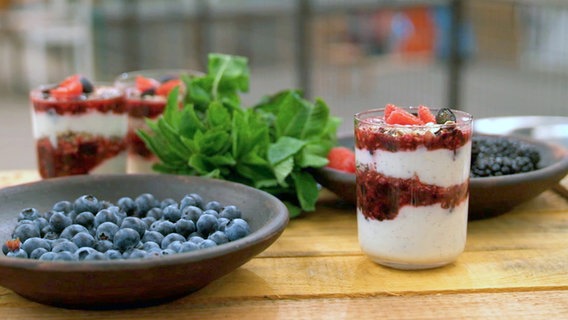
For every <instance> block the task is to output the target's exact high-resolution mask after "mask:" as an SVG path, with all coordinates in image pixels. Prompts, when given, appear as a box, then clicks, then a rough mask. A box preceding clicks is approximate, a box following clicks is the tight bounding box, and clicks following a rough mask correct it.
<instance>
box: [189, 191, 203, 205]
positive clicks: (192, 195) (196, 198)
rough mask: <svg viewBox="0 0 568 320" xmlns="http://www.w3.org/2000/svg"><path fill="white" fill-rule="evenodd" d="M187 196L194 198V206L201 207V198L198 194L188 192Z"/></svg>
mask: <svg viewBox="0 0 568 320" xmlns="http://www.w3.org/2000/svg"><path fill="white" fill-rule="evenodd" d="M189 196H190V197H192V198H193V199H194V200H195V206H196V207H199V208H203V198H201V196H200V195H199V194H197V193H190V194H189Z"/></svg>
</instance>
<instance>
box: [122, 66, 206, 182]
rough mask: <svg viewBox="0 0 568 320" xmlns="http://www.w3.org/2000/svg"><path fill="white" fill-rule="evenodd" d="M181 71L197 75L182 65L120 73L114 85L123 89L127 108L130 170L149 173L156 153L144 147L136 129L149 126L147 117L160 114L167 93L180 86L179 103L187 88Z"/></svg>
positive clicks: (150, 117)
mask: <svg viewBox="0 0 568 320" xmlns="http://www.w3.org/2000/svg"><path fill="white" fill-rule="evenodd" d="M181 75H188V76H196V75H200V73H199V72H195V71H190V70H183V69H152V70H138V71H131V72H125V73H122V74H121V75H119V76H118V77H117V79H116V80H115V86H116V87H117V88H119V89H121V90H123V91H124V92H125V96H126V106H127V110H128V139H127V141H128V147H127V148H128V158H127V171H128V172H129V173H152V172H153V170H152V166H153V165H154V163H156V162H157V161H158V159H157V157H156V156H155V155H154V154H153V153H152V152H151V151H150V150H149V149H148V148H147V147H146V144H145V143H144V141H143V140H142V139H141V138H140V137H139V136H138V134H137V133H136V132H137V131H138V130H148V126H147V125H146V120H147V119H152V120H153V119H155V118H157V117H159V116H160V115H161V114H162V113H163V111H164V108H165V107H166V103H167V98H168V94H169V93H170V91H171V90H172V89H173V88H175V87H179V90H180V94H179V98H180V104H181V99H183V96H184V94H185V91H186V88H185V85H184V83H183V81H182V80H181V79H180V76H181Z"/></svg>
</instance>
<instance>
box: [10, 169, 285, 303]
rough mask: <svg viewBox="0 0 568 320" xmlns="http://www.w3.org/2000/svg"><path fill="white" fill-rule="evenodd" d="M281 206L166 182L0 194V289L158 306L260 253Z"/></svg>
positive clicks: (82, 181) (212, 187) (243, 191)
mask: <svg viewBox="0 0 568 320" xmlns="http://www.w3.org/2000/svg"><path fill="white" fill-rule="evenodd" d="M287 223H288V211H287V209H286V206H285V205H284V204H283V203H282V202H281V201H280V200H278V199H277V198H275V197H274V196H272V195H270V194H268V193H265V192H263V191H260V190H258V189H254V188H251V187H248V186H245V185H241V184H237V183H233V182H228V181H221V180H214V179H207V178H200V177H191V176H176V175H153V174H151V175H122V174H121V175H81V176H72V177H64V178H53V179H46V180H43V181H39V182H34V183H29V184H23V185H19V186H14V187H9V188H5V189H2V190H0V241H1V242H2V253H1V254H0V285H2V286H4V287H6V288H9V289H11V290H13V291H14V292H16V293H18V294H19V295H21V296H23V297H26V298H28V299H30V300H33V301H36V302H40V303H44V304H49V305H54V306H59V307H67V308H81V309H116V308H128V307H141V306H149V305H154V304H158V303H161V302H166V301H169V300H172V299H176V298H180V297H183V296H185V295H187V294H189V293H191V292H194V291H197V290H199V289H201V288H203V287H204V286H206V285H207V284H209V283H210V282H212V281H214V280H216V279H218V278H220V277H222V276H224V275H226V274H229V273H231V272H232V271H233V270H235V269H236V268H238V267H240V266H241V265H243V264H244V263H246V262H247V261H249V260H250V259H252V258H253V257H254V256H256V255H257V254H259V253H261V252H262V251H264V250H265V249H266V248H268V247H269V246H270V245H271V244H272V243H273V242H274V241H276V239H277V238H278V237H279V236H280V234H281V233H282V232H283V231H284V229H285V227H286V225H287Z"/></svg>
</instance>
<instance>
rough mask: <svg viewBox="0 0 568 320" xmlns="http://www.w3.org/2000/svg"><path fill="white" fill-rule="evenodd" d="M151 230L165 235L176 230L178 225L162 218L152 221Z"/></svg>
mask: <svg viewBox="0 0 568 320" xmlns="http://www.w3.org/2000/svg"><path fill="white" fill-rule="evenodd" d="M150 230H151V231H157V232H159V233H161V234H162V235H164V236H167V235H168V234H170V233H172V232H175V231H176V225H175V224H174V223H173V222H171V221H168V220H160V221H156V222H154V223H152V225H151V226H150Z"/></svg>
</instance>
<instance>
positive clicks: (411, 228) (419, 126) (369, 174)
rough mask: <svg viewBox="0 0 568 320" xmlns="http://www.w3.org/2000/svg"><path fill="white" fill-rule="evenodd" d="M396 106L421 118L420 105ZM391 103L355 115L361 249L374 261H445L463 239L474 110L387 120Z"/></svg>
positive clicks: (416, 264) (399, 264)
mask: <svg viewBox="0 0 568 320" xmlns="http://www.w3.org/2000/svg"><path fill="white" fill-rule="evenodd" d="M396 108H397V109H398V111H400V113H401V114H403V113H404V114H403V115H404V117H406V115H408V116H409V119H410V117H413V118H416V119H419V117H418V116H417V115H418V114H419V112H418V108H414V107H408V108H399V107H396ZM391 111H392V108H391V110H388V108H384V109H375V110H369V111H365V112H361V113H358V114H356V115H355V148H356V150H355V153H356V181H357V183H356V192H357V225H358V236H359V243H360V246H361V249H362V251H363V252H365V253H366V254H367V255H368V256H369V257H370V258H371V259H372V260H373V261H375V262H376V263H378V264H381V265H385V266H389V267H393V268H398V269H426V268H434V267H439V266H443V265H446V264H449V263H451V262H453V261H455V260H456V259H457V257H458V256H459V255H460V254H461V253H462V252H463V250H464V247H465V243H466V234H467V221H468V199H469V171H470V161H471V159H470V157H471V135H472V117H471V115H469V114H467V113H465V112H462V111H457V110H449V109H443V110H441V111H440V110H435V109H432V110H431V115H430V118H432V117H434V116H433V114H436V117H435V118H438V116H439V115H440V114H442V116H441V117H440V119H441V123H438V122H440V121H438V122H436V121H435V120H434V121H430V122H426V121H416V122H414V119H410V121H409V122H406V121H402V122H403V123H406V124H398V123H395V124H391V123H389V121H387V116H386V115H385V113H389V112H391ZM398 111H397V112H398ZM421 111H422V110H421ZM448 115H450V116H452V117H451V119H450V118H445V117H444V116H448ZM404 117H403V118H404ZM436 120H438V119H436ZM391 122H392V121H391ZM409 123H411V124H409Z"/></svg>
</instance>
